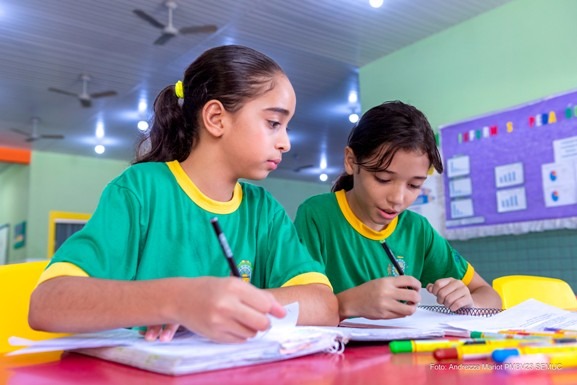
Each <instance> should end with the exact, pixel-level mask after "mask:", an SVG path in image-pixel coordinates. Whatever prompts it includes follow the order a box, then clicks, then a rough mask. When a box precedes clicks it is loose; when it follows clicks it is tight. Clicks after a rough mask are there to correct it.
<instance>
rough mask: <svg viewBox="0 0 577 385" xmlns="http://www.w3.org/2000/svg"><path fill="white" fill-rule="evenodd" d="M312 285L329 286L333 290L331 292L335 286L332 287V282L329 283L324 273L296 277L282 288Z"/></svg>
mask: <svg viewBox="0 0 577 385" xmlns="http://www.w3.org/2000/svg"><path fill="white" fill-rule="evenodd" d="M310 283H321V284H323V285H327V286H328V287H330V288H331V290H333V286H332V285H331V282H330V281H329V279H328V278H327V276H326V275H324V274H322V273H304V274H299V275H297V276H296V277H292V278H291V279H289V280H288V281H286V282H285V283H284V284H283V285H282V287H288V286H297V285H308V284H310Z"/></svg>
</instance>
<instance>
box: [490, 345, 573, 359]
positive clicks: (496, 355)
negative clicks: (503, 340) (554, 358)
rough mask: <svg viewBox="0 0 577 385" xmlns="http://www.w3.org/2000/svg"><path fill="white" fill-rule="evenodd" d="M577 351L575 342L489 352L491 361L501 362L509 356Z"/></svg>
mask: <svg viewBox="0 0 577 385" xmlns="http://www.w3.org/2000/svg"><path fill="white" fill-rule="evenodd" d="M576 352H577V344H574V343H572V344H559V345H532V346H518V347H516V348H511V349H495V351H494V352H493V353H492V354H491V358H493V361H495V362H497V363H503V362H505V360H507V359H508V358H509V357H514V356H521V355H533V354H549V353H572V354H574V355H577V354H575V353H576Z"/></svg>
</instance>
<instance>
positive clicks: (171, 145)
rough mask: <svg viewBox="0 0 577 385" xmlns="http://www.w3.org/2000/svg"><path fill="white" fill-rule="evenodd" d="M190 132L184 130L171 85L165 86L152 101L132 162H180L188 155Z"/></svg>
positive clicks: (190, 143) (190, 144)
mask: <svg viewBox="0 0 577 385" xmlns="http://www.w3.org/2000/svg"><path fill="white" fill-rule="evenodd" d="M192 132H193V130H190V129H187V127H186V124H185V120H184V116H183V114H182V108H181V107H180V105H179V102H178V98H177V97H176V94H175V92H174V86H172V85H171V86H168V87H165V88H164V89H163V90H162V91H160V93H159V94H158V96H157V97H156V100H155V101H154V119H153V121H152V126H151V127H150V130H149V132H148V134H147V135H145V136H143V137H142V138H141V140H140V142H139V143H138V146H137V155H136V160H135V162H134V163H144V162H169V161H172V160H178V161H179V162H182V161H183V160H185V159H186V158H187V157H188V155H189V154H190V150H191V147H192V141H193V138H192Z"/></svg>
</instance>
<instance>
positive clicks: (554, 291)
mask: <svg viewBox="0 0 577 385" xmlns="http://www.w3.org/2000/svg"><path fill="white" fill-rule="evenodd" d="M493 289H495V291H496V292H497V293H499V295H500V296H501V300H502V301H503V309H509V308H510V307H512V306H515V305H517V304H519V303H521V302H523V301H526V300H528V299H530V298H534V299H536V300H538V301H541V302H544V303H546V304H548V305H552V306H557V307H560V308H562V309H566V310H577V298H576V297H575V293H574V292H573V290H572V289H571V286H569V284H568V283H567V282H565V281H563V280H561V279H558V278H550V277H540V276H535V275H506V276H503V277H499V278H496V279H494V280H493Z"/></svg>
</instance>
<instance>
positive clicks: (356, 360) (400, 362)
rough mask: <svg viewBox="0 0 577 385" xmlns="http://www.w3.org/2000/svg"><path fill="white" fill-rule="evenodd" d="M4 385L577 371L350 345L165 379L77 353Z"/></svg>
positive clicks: (303, 384)
mask: <svg viewBox="0 0 577 385" xmlns="http://www.w3.org/2000/svg"><path fill="white" fill-rule="evenodd" d="M0 362H2V363H1V364H0V384H8V385H48V384H50V385H53V384H59V385H68V384H70V385H72V384H75V385H76V384H82V385H93V384H94V385H96V384H99V385H100V384H122V385H127V384H138V385H157V384H158V385H166V384H170V385H179V384H191V383H194V384H215V385H216V384H219V385H221V384H226V385H235V384H243V385H245V384H255V385H258V384H263V385H264V384H266V385H271V384H272V385H293V384H294V385H308V384H311V385H312V384H318V385H328V384H331V385H339V384H369V385H370V384H387V385H421V384H427V385H429V384H432V385H436V384H439V385H441V384H442V385H458V384H466V385H477V384H479V385H481V384H483V385H485V384H491V385H505V384H507V385H514V384H519V385H520V384H524V385H536V384H576V383H577V368H575V369H570V368H569V369H562V370H553V371H551V370H549V371H535V372H532V373H524V374H511V373H508V372H506V371H504V370H500V369H499V368H497V367H496V365H495V364H493V363H492V362H490V361H470V362H456V361H453V362H446V363H443V364H439V363H437V362H435V360H434V358H433V357H432V355H431V354H428V353H418V354H391V353H390V351H389V348H388V346H387V345H386V344H384V343H380V344H374V343H373V344H366V343H364V344H361V343H350V344H349V345H348V346H347V347H346V349H345V352H344V353H342V354H326V353H323V354H315V355H311V356H306V357H300V358H295V359H291V360H287V361H281V362H274V363H268V364H260V365H254V366H246V367H241V368H234V369H226V370H217V371H212V372H206V373H199V374H190V375H184V376H178V377H172V376H167V375H161V374H156V373H151V372H147V371H143V370H140V369H136V368H132V367H129V366H125V365H121V364H117V363H113V362H108V361H104V360H100V359H97V358H92V357H88V356H83V355H81V354H75V353H50V354H37V355H29V356H16V357H2V358H1V359H0Z"/></svg>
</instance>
